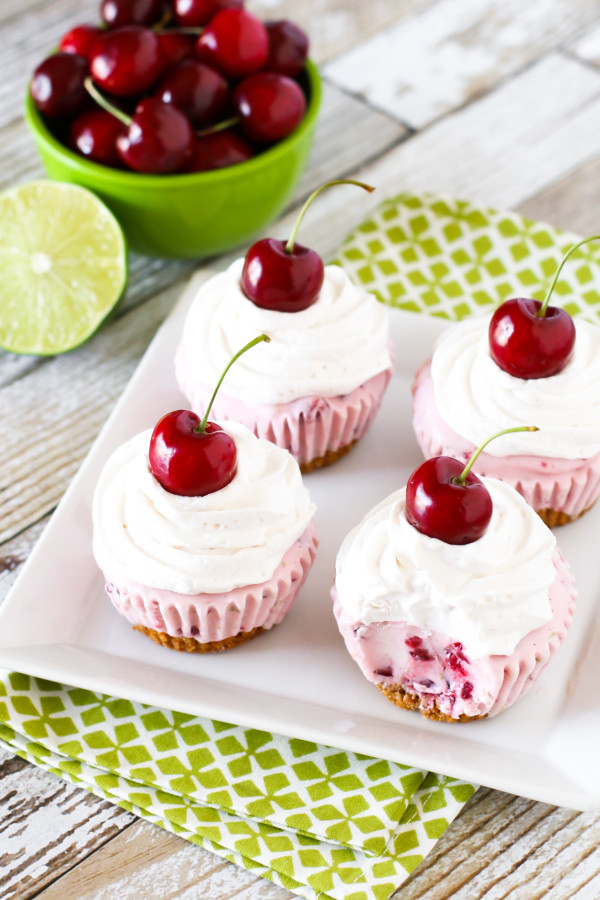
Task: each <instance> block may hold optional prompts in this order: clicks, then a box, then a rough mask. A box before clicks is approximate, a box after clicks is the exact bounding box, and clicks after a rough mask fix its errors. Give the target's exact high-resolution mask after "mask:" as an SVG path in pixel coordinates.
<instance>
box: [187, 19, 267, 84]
mask: <svg viewBox="0 0 600 900" xmlns="http://www.w3.org/2000/svg"><path fill="white" fill-rule="evenodd" d="M196 55H197V56H198V59H200V60H202V62H205V63H208V65H210V66H214V67H215V69H218V70H219V71H220V72H222V73H223V74H224V75H225V76H226V77H227V78H245V77H246V75H251V74H252V73H253V72H258V71H260V69H262V68H263V66H264V64H265V63H266V61H267V57H268V55H269V39H268V37H267V29H266V28H265V26H264V25H263V23H262V22H261V21H260V19H257V18H256V16H253V15H252V13H249V12H246V10H245V9H223V10H221V12H218V13H217V14H216V16H214V17H213V18H212V19H211V20H210V22H209V24H208V25H207V26H206V28H205V29H204V31H203V32H202V34H201V35H200V37H199V38H198V40H197V42H196Z"/></svg>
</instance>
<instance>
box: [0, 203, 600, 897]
mask: <svg viewBox="0 0 600 900" xmlns="http://www.w3.org/2000/svg"><path fill="white" fill-rule="evenodd" d="M576 240H577V236H576V235H569V234H566V233H563V232H559V231H557V230H555V229H553V228H551V227H549V226H547V225H543V224H539V223H536V222H531V221H528V220H525V219H523V218H521V217H520V216H518V215H516V214H514V213H506V212H497V211H494V210H490V209H482V208H479V207H476V206H474V205H473V204H470V203H467V202H464V201H459V200H455V199H453V198H451V197H445V196H441V197H440V196H437V197H433V196H429V195H414V194H403V195H400V196H399V197H396V198H394V199H392V200H389V201H387V202H386V203H384V204H383V205H382V206H381V207H380V208H379V209H378V210H377V211H376V213H375V214H374V215H373V216H372V218H370V219H369V220H368V221H366V222H364V223H363V224H362V225H361V226H360V227H359V228H358V229H357V231H356V232H355V233H354V234H353V235H351V237H350V238H349V239H348V240H347V241H346V242H345V243H344V245H343V246H342V248H341V249H340V252H339V254H338V256H337V260H336V261H337V262H338V263H339V264H341V265H342V266H343V267H344V268H345V269H346V270H347V271H348V272H349V274H350V276H351V277H352V278H353V279H355V280H356V281H359V282H361V283H362V284H364V285H365V286H366V287H367V288H369V289H370V290H373V291H375V293H376V294H377V295H378V297H379V298H380V299H381V300H382V302H384V303H386V304H388V305H390V306H395V307H401V308H403V309H409V310H414V311H415V312H426V313H429V314H431V315H436V316H444V317H448V318H454V319H460V318H464V317H465V316H468V315H471V314H478V313H481V312H482V311H484V309H485V307H488V308H489V307H490V306H492V305H495V304H497V303H498V302H499V301H500V300H502V299H503V298H505V297H506V296H508V295H513V296H518V295H523V294H524V295H526V296H537V297H541V296H542V295H543V293H544V290H545V289H546V288H547V286H548V284H549V282H550V279H551V277H552V275H553V273H554V271H555V270H556V266H557V264H558V262H559V261H560V259H561V257H562V255H563V254H564V252H565V251H566V250H567V249H568V248H569V247H570V246H571V245H572V244H573V243H574V242H575V241H576ZM592 259H596V260H597V259H598V256H597V251H596V250H595V249H593V248H590V247H589V246H588V247H584V248H582V251H581V254H580V255H578V256H577V257H576V258H574V259H573V260H572V261H571V263H570V265H568V266H567V267H566V268H565V270H564V273H563V275H562V276H561V279H560V281H559V283H558V285H557V290H556V293H557V295H559V296H560V295H563V296H566V295H570V296H569V300H568V302H565V304H564V305H565V307H566V308H567V309H568V310H569V311H570V312H580V313H583V314H586V315H588V316H589V315H591V316H595V315H597V313H598V310H600V306H599V304H600V292H599V290H598V284H597V280H596V285H594V274H593V272H592V268H591V267H590V265H589V263H590V260H592ZM448 727H460V726H448ZM0 744H2V745H3V746H5V747H6V748H7V749H9V750H11V751H12V752H14V753H16V754H17V755H18V756H21V757H23V758H24V759H28V760H30V761H31V762H33V763H35V764H36V765H39V766H41V767H43V768H45V769H46V770H48V771H49V772H53V773H54V774H56V775H58V776H59V777H61V778H66V779H68V780H69V781H71V782H73V783H75V784H79V785H81V786H83V787H85V788H87V789H88V790H90V791H92V792H93V793H94V794H96V795H98V796H99V797H103V798H107V799H109V800H111V801H113V802H114V803H116V804H118V805H119V806H122V807H123V808H124V809H127V810H130V811H131V812H133V813H135V814H136V815H138V816H141V817H143V818H145V819H148V820H149V821H151V822H153V823H155V824H156V825H159V826H160V827H162V828H165V829H167V830H169V831H172V832H174V833H176V834H180V835H181V836H182V837H184V838H186V839H187V840H189V841H192V842H193V843H196V844H200V845H202V846H205V847H207V848H208V849H210V850H213V851H214V852H215V853H217V854H219V855H220V856H222V857H223V858H225V859H228V860H231V861H232V862H235V863H237V864H238V865H241V866H244V867H245V868H246V869H250V870H252V871H254V872H256V873H257V874H259V875H262V876H264V877H265V878H268V879H269V880H271V881H273V882H275V883H276V884H279V885H281V886H283V887H284V888H286V889H288V890H290V891H293V892H294V893H296V894H298V895H300V896H302V897H306V898H310V900H328V898H332V900H388V898H389V897H390V895H391V894H392V893H393V892H394V891H395V890H397V888H398V887H399V886H400V885H401V884H402V882H403V880H404V879H405V878H406V877H407V876H408V874H409V873H410V872H412V871H413V870H414V869H415V868H416V866H418V865H419V863H420V862H421V861H422V860H423V858H424V857H425V856H426V854H427V853H428V852H429V851H430V850H431V848H432V846H433V845H434V843H435V841H436V840H437V839H438V838H439V837H440V836H441V835H442V834H443V832H444V831H445V829H446V828H447V827H448V825H449V824H450V822H451V821H452V820H453V818H454V817H455V816H456V815H457V813H458V812H459V811H460V809H461V808H462V806H463V805H464V803H465V802H466V801H467V800H468V799H469V797H470V796H471V795H472V794H473V792H474V790H475V789H476V786H475V785H472V784H466V783H465V782H461V781H458V780H457V779H454V778H449V777H445V776H444V775H439V774H435V773H432V772H426V771H422V770H420V769H415V768H412V767H409V766H401V765H398V764H397V763H392V762H388V761H386V760H380V759H373V758H371V757H366V756H362V755H358V754H353V753H348V752H345V751H343V750H339V749H335V748H331V747H324V746H319V745H317V744H314V743H311V742H308V741H302V740H293V739H288V738H283V737H280V736H278V735H274V734H270V733H267V732H262V731H257V730H253V729H246V728H241V727H239V726H236V725H232V724H227V723H224V722H216V721H211V720H209V719H204V718H200V717H195V716H190V715H185V714H182V713H177V712H172V711H169V710H162V709H156V708H152V707H148V706H143V705H141V704H136V703H132V702H130V701H128V700H123V699H119V698H116V697H108V696H103V695H99V694H95V693H92V692H90V691H87V690H83V689H80V688H76V687H69V686H65V685H60V684H54V683H52V682H48V681H44V680H42V679H38V678H32V677H30V676H28V675H24V674H18V673H14V672H11V673H9V672H2V671H0Z"/></svg>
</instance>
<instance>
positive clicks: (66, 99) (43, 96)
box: [30, 53, 88, 117]
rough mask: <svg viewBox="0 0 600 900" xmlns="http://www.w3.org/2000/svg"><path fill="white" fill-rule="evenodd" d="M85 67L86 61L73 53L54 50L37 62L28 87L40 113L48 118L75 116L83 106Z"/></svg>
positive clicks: (85, 101)
mask: <svg viewBox="0 0 600 900" xmlns="http://www.w3.org/2000/svg"><path fill="white" fill-rule="evenodd" d="M87 68H88V66H87V60H86V59H84V57H83V56H78V55H77V54H75V53H55V54H54V55H53V56H49V57H48V59H45V60H44V61H43V62H42V63H40V64H39V66H38V67H37V69H36V70H35V72H34V73H33V79H32V82H31V88H30V90H31V96H32V98H33V102H34V103H35V105H36V106H37V108H38V109H39V110H40V112H42V113H44V115H46V116H51V117H54V116H76V115H78V114H79V113H80V112H81V111H82V110H83V109H85V107H86V105H87V102H88V97H87V94H86V91H85V87H84V82H85V76H86V75H87Z"/></svg>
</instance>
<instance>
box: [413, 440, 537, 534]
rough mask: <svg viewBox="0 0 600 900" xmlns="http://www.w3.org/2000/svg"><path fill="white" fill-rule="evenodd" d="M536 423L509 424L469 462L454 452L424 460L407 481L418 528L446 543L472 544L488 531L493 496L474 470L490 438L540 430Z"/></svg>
mask: <svg viewBox="0 0 600 900" xmlns="http://www.w3.org/2000/svg"><path fill="white" fill-rule="evenodd" d="M538 430H539V429H538V428H536V427H535V425H523V426H519V427H517V428H505V429H504V430H503V431H498V432H496V434H493V435H492V436H491V437H489V438H488V439H487V440H486V441H484V442H483V444H481V445H480V446H479V447H478V448H477V450H475V452H474V453H473V455H472V456H471V459H470V460H469V462H468V463H467V464H466V466H465V464H464V463H462V462H460V461H459V460H458V459H453V457H451V456H434V457H432V458H431V459H428V460H426V461H425V462H424V463H421V465H420V466H418V467H417V468H416V469H415V471H414V472H413V473H412V475H411V476H410V478H409V479H408V484H407V485H406V506H405V514H406V518H407V520H408V522H409V523H410V524H411V525H412V526H413V527H414V528H416V529H417V531H420V532H422V533H423V534H426V535H427V536H428V537H432V538H437V539H438V540H440V541H444V543H446V544H471V543H472V542H473V541H477V540H478V539H479V538H480V537H481V536H482V535H483V534H484V533H485V531H486V529H487V527H488V525H489V523H490V519H491V518H492V512H493V505H492V498H491V496H490V493H489V491H488V489H487V488H486V486H485V485H484V484H483V482H482V481H480V480H479V478H478V477H477V475H475V474H474V472H472V471H471V468H472V466H473V463H474V462H475V460H476V459H477V457H478V456H479V454H480V453H481V451H482V450H483V449H484V447H487V445H488V444H489V443H490V441H493V440H495V438H497V437H500V436H501V435H503V434H511V433H513V432H517V431H538Z"/></svg>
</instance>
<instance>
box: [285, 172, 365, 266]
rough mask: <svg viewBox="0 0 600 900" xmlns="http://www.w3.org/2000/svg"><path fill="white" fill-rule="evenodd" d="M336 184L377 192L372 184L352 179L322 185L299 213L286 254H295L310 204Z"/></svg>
mask: <svg viewBox="0 0 600 900" xmlns="http://www.w3.org/2000/svg"><path fill="white" fill-rule="evenodd" d="M335 184H355V185H356V186H357V187H360V188H362V189H363V190H364V191H368V192H369V193H370V194H371V193H372V192H373V191H374V190H375V188H374V187H373V186H372V185H370V184H365V183H364V182H363V181H352V179H349V178H340V179H338V180H337V181H328V182H327V184H322V185H321V187H318V188H317V189H316V191H313V192H312V194H311V195H310V197H309V198H308V200H307V201H306V203H305V204H304V206H303V207H302V209H301V210H300V212H299V213H298V218H297V219H296V224H295V225H294V228H293V230H292V233H291V235H290V238H289V240H288V242H287V244H286V245H285V252H286V253H293V252H294V242H295V240H296V235H297V234H298V229H299V228H300V223H301V222H302V219H303V218H304V213H305V212H306V210H307V209H308V207H309V206H310V204H311V203H312V202H313V200H314V199H315V197H318V195H319V194H320V193H321V191H325V190H326V189H327V188H330V187H333V186H334V185H335Z"/></svg>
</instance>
